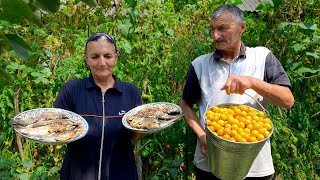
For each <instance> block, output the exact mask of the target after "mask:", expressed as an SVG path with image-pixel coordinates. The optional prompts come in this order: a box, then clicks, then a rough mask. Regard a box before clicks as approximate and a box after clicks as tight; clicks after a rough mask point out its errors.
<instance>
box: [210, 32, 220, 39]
mask: <svg viewBox="0 0 320 180" xmlns="http://www.w3.org/2000/svg"><path fill="white" fill-rule="evenodd" d="M211 36H212V39H213V40H217V39H219V37H220V32H219V31H217V30H212V32H211Z"/></svg>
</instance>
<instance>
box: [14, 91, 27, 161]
mask: <svg viewBox="0 0 320 180" xmlns="http://www.w3.org/2000/svg"><path fill="white" fill-rule="evenodd" d="M19 92H20V87H18V86H16V87H15V88H14V97H13V98H14V99H13V102H14V113H15V114H16V115H17V114H18V113H19ZM16 141H17V145H18V149H19V153H20V157H21V160H22V161H23V160H24V152H23V146H22V141H21V136H20V135H19V134H16Z"/></svg>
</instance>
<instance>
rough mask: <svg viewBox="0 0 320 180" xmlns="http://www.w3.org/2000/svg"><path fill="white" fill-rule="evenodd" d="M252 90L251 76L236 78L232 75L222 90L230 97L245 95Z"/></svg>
mask: <svg viewBox="0 0 320 180" xmlns="http://www.w3.org/2000/svg"><path fill="white" fill-rule="evenodd" d="M251 88H252V77H249V76H234V75H230V76H229V77H228V79H227V81H226V83H225V84H224V85H223V86H222V88H221V90H222V89H225V90H226V93H227V94H228V95H230V94H244V92H245V91H246V90H247V89H251Z"/></svg>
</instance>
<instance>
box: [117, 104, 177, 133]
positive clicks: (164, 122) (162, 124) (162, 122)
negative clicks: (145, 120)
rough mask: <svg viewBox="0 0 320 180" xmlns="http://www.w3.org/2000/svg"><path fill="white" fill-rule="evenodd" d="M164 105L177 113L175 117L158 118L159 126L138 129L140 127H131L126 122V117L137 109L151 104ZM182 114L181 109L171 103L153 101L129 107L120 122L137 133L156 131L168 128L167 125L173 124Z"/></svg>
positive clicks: (134, 113) (151, 105)
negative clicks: (168, 118)
mask: <svg viewBox="0 0 320 180" xmlns="http://www.w3.org/2000/svg"><path fill="white" fill-rule="evenodd" d="M159 105H161V106H165V107H170V108H174V109H175V110H176V111H177V114H176V115H175V118H173V119H170V120H159V122H160V123H159V125H160V127H159V128H154V129H140V128H135V127H132V126H131V125H130V124H129V123H128V118H129V117H130V116H134V115H136V114H137V113H138V112H139V111H141V110H143V109H145V108H150V107H153V106H159ZM182 116H183V114H182V110H181V108H180V107H179V106H178V105H176V104H173V103H168V102H155V103H148V104H144V105H140V106H137V107H135V108H134V109H131V110H130V111H128V112H127V113H126V114H125V115H124V116H123V118H122V124H123V126H124V127H125V128H127V129H129V130H131V131H134V132H139V133H153V132H158V131H161V130H163V129H166V128H168V127H169V126H171V125H173V124H174V123H175V122H177V121H178V120H179V119H180V118H181V117H182Z"/></svg>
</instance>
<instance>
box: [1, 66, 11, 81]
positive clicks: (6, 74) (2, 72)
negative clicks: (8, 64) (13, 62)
mask: <svg viewBox="0 0 320 180" xmlns="http://www.w3.org/2000/svg"><path fill="white" fill-rule="evenodd" d="M0 79H3V80H6V81H8V82H10V83H11V82H12V78H11V76H10V75H9V74H8V73H7V72H6V71H5V70H4V69H2V68H0Z"/></svg>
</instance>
